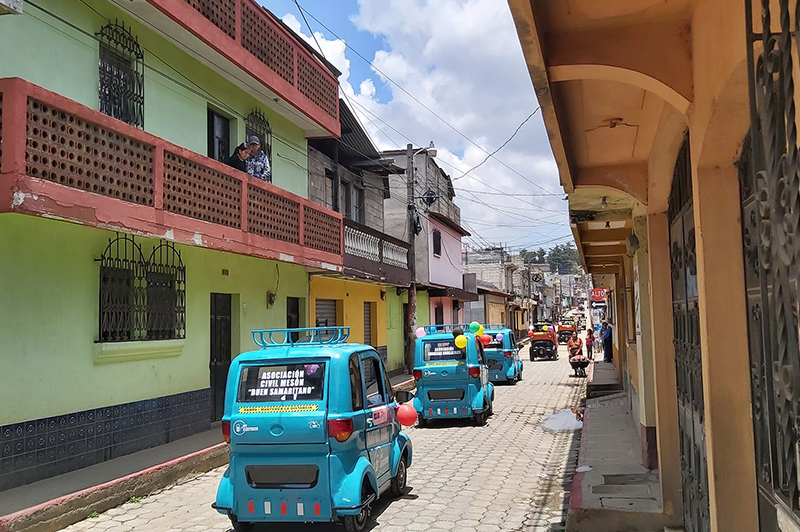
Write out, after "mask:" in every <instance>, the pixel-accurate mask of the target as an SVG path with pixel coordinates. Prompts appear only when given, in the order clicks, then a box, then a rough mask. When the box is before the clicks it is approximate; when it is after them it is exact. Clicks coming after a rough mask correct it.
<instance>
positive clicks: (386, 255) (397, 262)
mask: <svg viewBox="0 0 800 532" xmlns="http://www.w3.org/2000/svg"><path fill="white" fill-rule="evenodd" d="M383 262H384V263H386V264H389V265H390V266H398V267H400V268H408V249H407V248H404V247H402V246H398V245H397V244H393V243H392V242H387V241H385V240H384V241H383Z"/></svg>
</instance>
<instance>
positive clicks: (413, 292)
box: [405, 141, 436, 370]
mask: <svg viewBox="0 0 800 532" xmlns="http://www.w3.org/2000/svg"><path fill="white" fill-rule="evenodd" d="M423 152H425V153H427V154H428V155H429V156H430V157H436V148H435V147H434V145H433V141H431V143H430V144H429V145H428V147H427V148H420V149H418V150H417V151H414V145H413V144H408V145H407V146H406V187H407V188H406V190H407V195H408V199H407V201H408V207H407V209H408V225H409V231H408V235H409V237H408V239H409V243H410V244H411V248H410V249H409V258H408V269H409V270H411V284H410V285H409V287H408V315H407V316H406V323H407V324H408V338H407V340H406V344H407V345H406V353H405V354H406V364H407V365H408V368H409V370H411V369H413V368H414V343H415V340H416V335H415V331H416V329H417V253H416V238H417V232H418V228H417V215H416V214H417V209H416V207H415V206H414V157H416V156H417V155H419V154H420V153H423ZM421 229H422V228H421V227H419V230H421Z"/></svg>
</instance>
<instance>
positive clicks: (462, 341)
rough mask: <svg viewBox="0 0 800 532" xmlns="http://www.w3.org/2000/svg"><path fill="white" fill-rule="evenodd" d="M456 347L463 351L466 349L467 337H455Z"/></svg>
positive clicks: (460, 335)
mask: <svg viewBox="0 0 800 532" xmlns="http://www.w3.org/2000/svg"><path fill="white" fill-rule="evenodd" d="M456 347H457V348H459V349H464V348H465V347H467V337H466V336H464V335H463V334H459V335H458V336H456Z"/></svg>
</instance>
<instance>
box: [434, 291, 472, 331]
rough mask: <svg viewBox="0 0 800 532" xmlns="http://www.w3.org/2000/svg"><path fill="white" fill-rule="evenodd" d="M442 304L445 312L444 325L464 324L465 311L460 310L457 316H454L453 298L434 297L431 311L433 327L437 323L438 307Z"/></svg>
mask: <svg viewBox="0 0 800 532" xmlns="http://www.w3.org/2000/svg"><path fill="white" fill-rule="evenodd" d="M439 304H441V305H442V309H443V310H444V321H443V322H442V323H444V324H451V323H463V321H464V309H463V308H462V309H461V310H459V311H458V312H457V313H456V314H455V315H454V314H453V298H452V297H432V298H431V299H430V305H431V308H430V311H431V325H434V324H435V323H436V306H437V305H439Z"/></svg>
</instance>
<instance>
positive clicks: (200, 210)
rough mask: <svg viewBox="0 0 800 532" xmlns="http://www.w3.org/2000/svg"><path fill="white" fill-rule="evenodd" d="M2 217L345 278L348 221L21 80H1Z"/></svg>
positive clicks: (0, 189)
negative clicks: (60, 222)
mask: <svg viewBox="0 0 800 532" xmlns="http://www.w3.org/2000/svg"><path fill="white" fill-rule="evenodd" d="M0 134H1V135H2V136H0V169H1V171H2V176H3V181H2V184H3V185H5V184H9V185H10V186H8V187H6V186H0V191H2V192H0V194H3V196H0V212H2V211H14V212H25V213H28V214H35V215H39V216H50V217H58V218H61V219H67V220H75V221H78V222H79V223H83V224H86V225H94V226H98V227H107V228H114V229H121V230H130V231H135V232H139V233H144V234H152V235H156V236H162V237H163V236H164V235H172V236H171V238H174V239H175V240H177V241H184V242H186V243H190V244H196V245H202V246H206V247H212V248H217V249H223V250H226V251H232V252H236V253H242V254H248V255H256V256H261V257H267V258H276V259H279V260H284V261H289V262H297V263H301V264H305V265H310V266H315V267H323V268H327V269H333V270H339V269H340V268H341V265H342V253H343V246H342V231H343V225H342V217H341V215H340V214H338V213H335V212H333V211H331V210H329V209H326V208H325V207H322V206H319V205H317V204H315V203H313V202H310V201H308V200H306V199H304V198H302V197H300V196H296V195H294V194H291V193H289V192H287V191H285V190H282V189H280V188H278V187H276V186H274V185H272V184H269V183H266V182H263V181H260V180H257V179H254V178H251V177H250V176H248V175H246V174H243V173H241V172H239V171H237V170H234V169H232V168H230V167H228V166H226V165H224V164H221V163H219V162H217V161H214V160H212V159H209V158H207V157H204V156H202V155H199V154H197V153H194V152H192V151H189V150H186V149H184V148H181V147H179V146H176V145H174V144H172V143H170V142H167V141H165V140H164V139H161V138H159V137H155V136H153V135H150V134H148V133H145V132H142V131H141V130H138V129H136V128H134V127H131V126H129V125H128V124H125V123H123V122H120V121H118V120H116V119H113V118H111V117H109V116H106V115H104V114H102V113H99V112H97V111H95V110H92V109H89V108H87V107H85V106H82V105H80V104H78V103H77V102H74V101H72V100H69V99H67V98H64V97H62V96H59V95H57V94H54V93H52V92H50V91H47V90H45V89H43V88H41V87H37V86H35V85H32V84H30V83H27V82H25V81H23V80H20V79H17V78H9V79H0Z"/></svg>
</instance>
